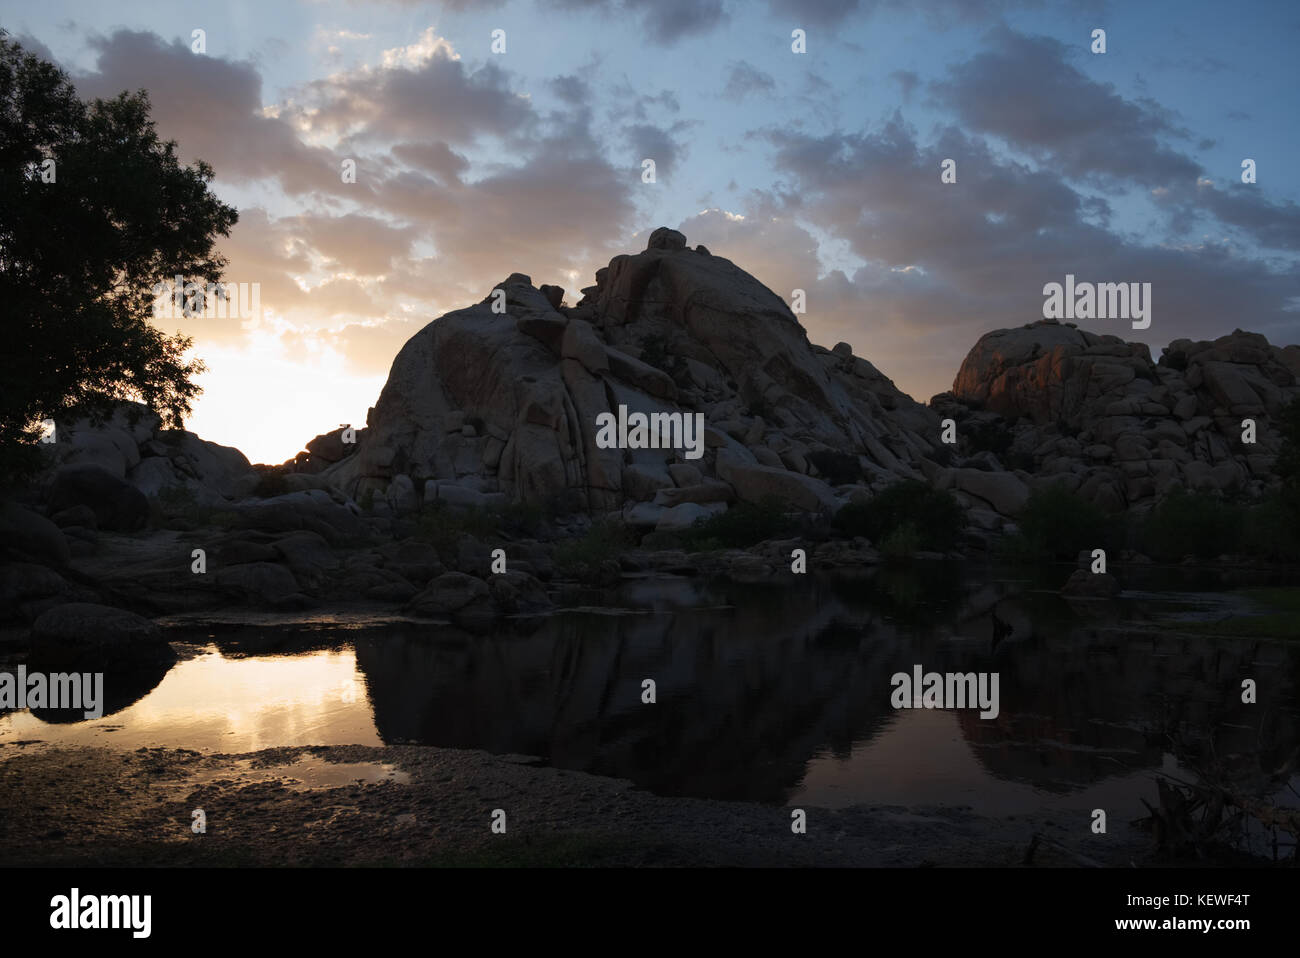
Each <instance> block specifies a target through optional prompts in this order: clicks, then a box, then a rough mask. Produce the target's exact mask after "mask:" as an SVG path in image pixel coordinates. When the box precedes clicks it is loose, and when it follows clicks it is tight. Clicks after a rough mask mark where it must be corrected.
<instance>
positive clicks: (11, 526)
mask: <svg viewBox="0 0 1300 958" xmlns="http://www.w3.org/2000/svg"><path fill="white" fill-rule="evenodd" d="M0 548H3V549H4V550H5V551H6V552H9V553H11V554H12V553H16V554H17V555H19V556H27V557H30V558H33V559H37V560H39V561H41V562H49V563H52V564H54V565H63V564H65V563H66V562H67V561H68V556H69V551H68V540H67V538H65V537H64V535H63V530H61V529H60V528H59V527H58V526H57V525H55V524H54V523H53V522H51V521H50V520H49V519H46V518H45V517H44V516H42V515H38V514H37V513H35V512H33V511H32V510H30V509H28V508H26V507H25V506H21V505H19V504H18V503H16V502H11V501H8V500H6V501H4V502H0Z"/></svg>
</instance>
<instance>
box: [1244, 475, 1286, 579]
mask: <svg viewBox="0 0 1300 958" xmlns="http://www.w3.org/2000/svg"><path fill="white" fill-rule="evenodd" d="M1238 550H1239V551H1240V552H1243V553H1245V554H1247V555H1250V556H1254V557H1256V558H1259V559H1270V560H1272V561H1275V562H1300V498H1298V497H1297V496H1296V494H1295V490H1294V488H1291V489H1288V488H1287V487H1286V486H1283V488H1282V489H1280V490H1278V491H1276V492H1273V493H1271V494H1270V495H1267V496H1265V497H1264V498H1262V499H1260V500H1259V501H1258V502H1255V503H1253V504H1252V505H1251V506H1250V507H1249V508H1247V509H1245V510H1244V516H1243V522H1242V528H1241V538H1240V541H1239V543H1238Z"/></svg>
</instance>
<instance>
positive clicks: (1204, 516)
mask: <svg viewBox="0 0 1300 958" xmlns="http://www.w3.org/2000/svg"><path fill="white" fill-rule="evenodd" d="M1244 513H1245V510H1244V509H1243V508H1242V507H1241V506H1237V505H1233V504H1231V503H1228V502H1225V501H1224V500H1223V499H1220V498H1218V497H1217V496H1212V495H1208V494H1206V493H1202V492H1187V491H1185V490H1183V489H1182V488H1181V487H1175V488H1174V489H1173V490H1172V491H1171V492H1170V493H1169V495H1167V496H1165V498H1164V499H1163V500H1161V502H1160V503H1159V504H1158V505H1157V506H1156V507H1155V508H1154V509H1152V510H1151V513H1150V514H1149V515H1148V516H1147V518H1146V521H1145V522H1143V524H1142V529H1141V533H1140V535H1141V543H1142V551H1143V552H1146V553H1147V554H1148V555H1150V556H1151V557H1153V558H1156V559H1161V560H1165V561H1174V560H1178V559H1181V558H1183V557H1184V556H1188V555H1194V556H1198V557H1200V558H1202V559H1208V558H1212V557H1213V556H1217V555H1220V554H1221V553H1224V552H1235V551H1237V547H1238V544H1239V542H1240V540H1241V532H1242V526H1243V520H1244V518H1245V515H1244Z"/></svg>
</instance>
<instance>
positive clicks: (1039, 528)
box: [1005, 484, 1123, 559]
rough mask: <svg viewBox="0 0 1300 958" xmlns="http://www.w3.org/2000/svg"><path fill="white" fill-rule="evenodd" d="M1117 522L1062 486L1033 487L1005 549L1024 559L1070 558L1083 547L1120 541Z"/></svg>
mask: <svg viewBox="0 0 1300 958" xmlns="http://www.w3.org/2000/svg"><path fill="white" fill-rule="evenodd" d="M1122 533H1123V529H1122V525H1121V521H1120V520H1119V519H1117V518H1114V517H1111V516H1108V515H1107V514H1106V513H1105V512H1103V511H1102V509H1101V508H1100V507H1099V506H1096V505H1094V504H1093V503H1091V502H1089V501H1088V500H1087V499H1084V498H1083V497H1082V496H1079V495H1076V494H1075V493H1073V492H1070V491H1069V490H1068V489H1066V488H1065V487H1064V486H1062V485H1059V484H1058V485H1051V486H1048V487H1047V488H1045V489H1038V490H1035V491H1034V492H1033V493H1031V494H1030V496H1029V501H1028V502H1027V503H1026V504H1025V509H1024V512H1023V513H1021V515H1020V533H1019V535H1018V536H1014V537H1012V538H1011V541H1009V542H1008V543H1007V545H1006V548H1005V551H1006V552H1008V553H1010V554H1011V555H1012V556H1014V557H1018V558H1024V559H1036V558H1038V559H1045V558H1054V559H1073V558H1074V557H1075V556H1077V555H1078V554H1079V552H1080V551H1081V550H1083V549H1096V548H1098V547H1101V548H1106V549H1116V548H1119V547H1120V546H1122V544H1123V535H1122Z"/></svg>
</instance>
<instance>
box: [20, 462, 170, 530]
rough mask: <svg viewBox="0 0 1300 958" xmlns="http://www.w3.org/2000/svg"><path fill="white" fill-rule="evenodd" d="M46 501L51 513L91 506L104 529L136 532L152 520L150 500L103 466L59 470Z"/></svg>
mask: <svg viewBox="0 0 1300 958" xmlns="http://www.w3.org/2000/svg"><path fill="white" fill-rule="evenodd" d="M45 498H46V503H47V505H48V507H49V510H50V512H61V511H63V510H64V509H71V508H72V507H74V506H89V507H90V509H91V510H93V511H94V513H95V519H96V521H97V522H98V523H99V527H100V528H101V529H111V530H113V531H115V532H134V531H135V530H137V529H140V528H142V527H143V526H144V525H145V524H146V523H147V522H148V521H149V500H148V499H146V498H145V496H144V493H142V492H141V491H140V490H139V489H137V488H135V486H133V485H131V484H130V483H129V482H126V481H125V480H124V479H122V478H121V477H119V476H116V475H114V474H113V473H112V472H110V471H108V470H107V469H105V468H104V467H103V466H98V465H92V464H84V463H83V464H79V465H75V464H74V465H68V466H62V467H60V468H59V469H58V470H57V471H56V472H55V473H54V478H53V479H52V480H51V481H50V485H49V488H48V489H47V490H46V497H45Z"/></svg>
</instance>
